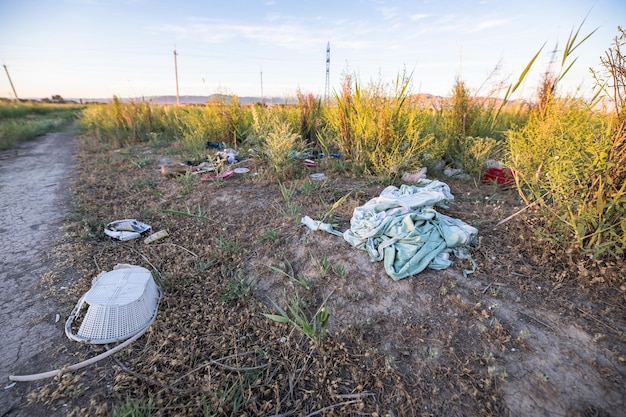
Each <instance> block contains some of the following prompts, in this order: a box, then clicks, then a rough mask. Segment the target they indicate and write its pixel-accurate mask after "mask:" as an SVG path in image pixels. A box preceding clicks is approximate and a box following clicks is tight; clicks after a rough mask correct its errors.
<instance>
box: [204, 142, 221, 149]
mask: <svg viewBox="0 0 626 417" xmlns="http://www.w3.org/2000/svg"><path fill="white" fill-rule="evenodd" d="M206 147H207V149H208V148H215V149H222V148H223V147H224V144H223V143H222V142H207V143H206Z"/></svg>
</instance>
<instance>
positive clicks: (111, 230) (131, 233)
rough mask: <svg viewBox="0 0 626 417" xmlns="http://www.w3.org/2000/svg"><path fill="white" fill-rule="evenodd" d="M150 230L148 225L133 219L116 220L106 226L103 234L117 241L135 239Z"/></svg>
mask: <svg viewBox="0 0 626 417" xmlns="http://www.w3.org/2000/svg"><path fill="white" fill-rule="evenodd" d="M150 229H152V227H151V226H150V225H147V224H145V223H142V222H140V221H137V220H135V219H124V220H116V221H114V222H111V223H109V224H107V225H106V227H105V228H104V233H105V234H106V235H107V236H110V237H112V238H113V239H117V240H122V241H126V240H132V239H137V238H138V237H140V236H141V234H142V233H143V232H146V231H148V230H150Z"/></svg>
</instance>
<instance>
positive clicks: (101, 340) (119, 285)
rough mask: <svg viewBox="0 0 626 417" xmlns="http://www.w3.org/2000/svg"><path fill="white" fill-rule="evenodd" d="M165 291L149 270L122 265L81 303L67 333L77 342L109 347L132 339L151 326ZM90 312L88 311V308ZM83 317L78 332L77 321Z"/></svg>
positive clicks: (98, 278) (67, 324) (95, 284)
mask: <svg viewBox="0 0 626 417" xmlns="http://www.w3.org/2000/svg"><path fill="white" fill-rule="evenodd" d="M160 298H161V291H160V290H159V288H158V287H157V285H156V283H155V282H154V279H153V278H152V274H151V273H150V271H149V270H147V269H146V268H143V267H140V266H134V265H127V264H118V265H117V266H115V268H114V269H113V271H109V272H102V273H100V274H99V275H98V276H96V277H95V278H94V280H93V284H92V287H91V288H90V289H89V291H87V292H86V293H85V294H84V295H83V296H82V297H81V298H80V300H79V301H78V303H77V304H76V307H74V310H72V313H71V314H70V316H69V318H68V319H67V321H66V322H65V334H66V335H67V337H69V338H70V339H72V340H75V341H77V342H87V343H92V344H106V343H114V342H119V341H122V340H125V339H128V338H130V337H132V336H134V335H136V334H138V333H140V332H142V331H143V330H145V329H146V328H147V326H149V325H150V324H151V323H152V321H153V320H154V317H156V313H157V310H158V306H159V300H160ZM85 306H87V311H86V312H84V307H85ZM79 316H81V317H82V320H81V323H80V327H79V329H78V331H77V332H76V333H73V332H72V326H73V325H74V320H75V319H77V318H78V317H79Z"/></svg>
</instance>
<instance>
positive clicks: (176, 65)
mask: <svg viewBox="0 0 626 417" xmlns="http://www.w3.org/2000/svg"><path fill="white" fill-rule="evenodd" d="M176 55H178V54H177V53H176V47H174V73H175V74H176V105H177V106H180V96H179V95H178V62H177V61H176Z"/></svg>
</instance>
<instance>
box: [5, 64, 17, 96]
mask: <svg viewBox="0 0 626 417" xmlns="http://www.w3.org/2000/svg"><path fill="white" fill-rule="evenodd" d="M2 66H3V67H4V72H6V73H7V78H8V79H9V84H11V89H13V95H14V96H15V100H16V101H19V100H20V99H19V97H18V96H17V92H16V91H15V86H14V85H13V81H11V76H10V75H9V70H8V69H7V66H6V65H4V64H2Z"/></svg>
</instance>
